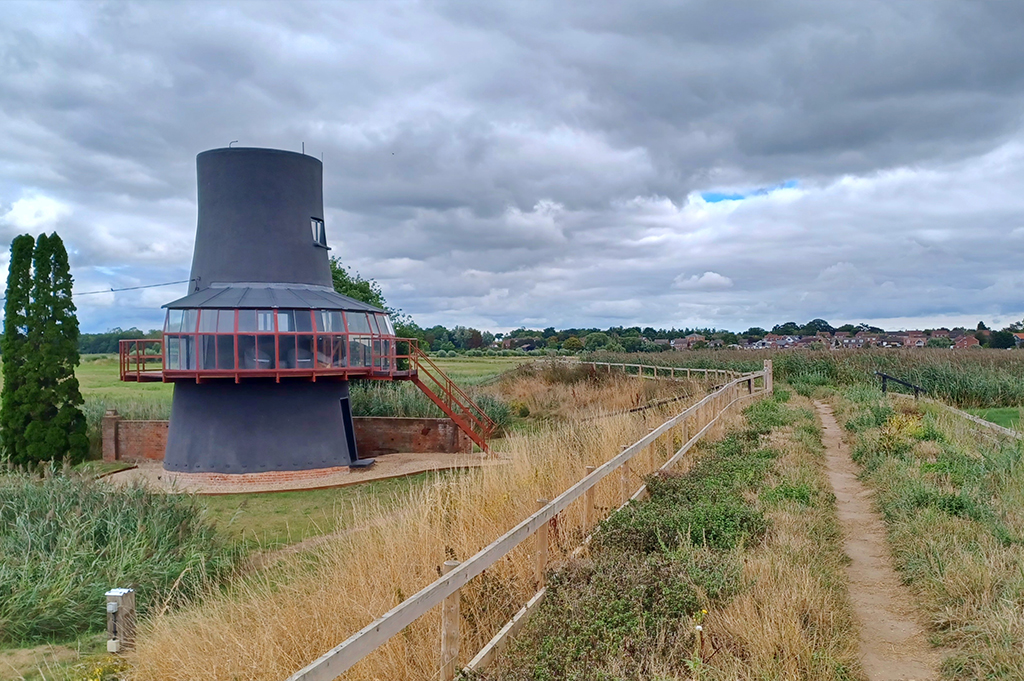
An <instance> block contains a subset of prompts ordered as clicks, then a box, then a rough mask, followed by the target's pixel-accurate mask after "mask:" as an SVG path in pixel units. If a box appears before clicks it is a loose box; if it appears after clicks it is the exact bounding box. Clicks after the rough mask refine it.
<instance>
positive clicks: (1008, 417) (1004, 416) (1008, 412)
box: [967, 407, 1024, 429]
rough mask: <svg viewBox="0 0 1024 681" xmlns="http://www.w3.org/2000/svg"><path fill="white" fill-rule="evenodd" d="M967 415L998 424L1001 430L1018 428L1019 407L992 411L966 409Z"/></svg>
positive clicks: (1020, 410) (999, 408) (1000, 408)
mask: <svg viewBox="0 0 1024 681" xmlns="http://www.w3.org/2000/svg"><path fill="white" fill-rule="evenodd" d="M967 411H968V412H969V413H971V414H974V415H975V416H980V417H981V418H983V419H985V420H986V421H991V422H992V423H995V424H998V425H1000V426H1002V427H1003V428H1018V429H1019V428H1020V420H1021V412H1022V411H1024V410H1022V409H1021V408H1020V407H997V408H994V409H968V410H967Z"/></svg>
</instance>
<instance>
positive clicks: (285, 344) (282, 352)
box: [277, 318, 295, 369]
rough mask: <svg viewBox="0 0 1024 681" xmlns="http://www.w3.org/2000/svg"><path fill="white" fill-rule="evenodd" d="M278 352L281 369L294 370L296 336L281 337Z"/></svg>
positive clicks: (278, 363) (278, 341)
mask: <svg viewBox="0 0 1024 681" xmlns="http://www.w3.org/2000/svg"><path fill="white" fill-rule="evenodd" d="M279 319H280V318H279ZM277 350H278V355H277V366H278V367H279V368H281V369H294V368H295V336H281V337H280V338H278V340H277Z"/></svg>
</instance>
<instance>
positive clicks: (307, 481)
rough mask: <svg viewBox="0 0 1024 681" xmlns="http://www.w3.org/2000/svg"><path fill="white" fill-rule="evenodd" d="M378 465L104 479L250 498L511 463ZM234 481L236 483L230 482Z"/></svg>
mask: <svg viewBox="0 0 1024 681" xmlns="http://www.w3.org/2000/svg"><path fill="white" fill-rule="evenodd" d="M376 461H377V462H376V463H375V464H374V465H373V466H370V467H369V468H355V469H349V468H346V467H339V468H336V469H328V470H327V471H324V472H323V473H322V474H318V475H315V476H296V478H294V479H281V480H267V481H264V480H260V479H259V477H258V476H259V475H260V474H258V473H257V474H255V476H253V477H254V478H256V479H252V480H246V479H245V478H246V477H247V476H244V475H238V476H231V475H220V476H211V477H212V478H213V479H210V480H203V479H201V478H197V477H195V476H188V475H177V474H175V473H169V472H168V471H165V470H164V467H163V464H161V463H159V462H155V461H151V462H145V463H140V464H139V465H137V466H136V467H134V468H129V469H127V470H124V471H120V472H118V473H114V474H112V475H107V476H106V477H105V478H104V479H105V480H106V481H107V482H109V483H111V484H113V485H119V486H120V485H125V486H127V485H137V484H141V485H144V486H146V487H149V488H150V489H152V490H155V491H158V492H170V493H193V494H251V493H254V492H297V491H302V490H311V489H326V488H330V487H347V486H348V485H358V484H362V483H364V482H370V481H373V480H386V479H388V478H401V477H405V476H408V475H417V474H419V473H432V472H439V471H449V470H461V469H466V468H484V467H488V466H503V465H505V464H507V463H508V459H504V458H501V456H500V455H492V456H487V455H485V454H480V453H474V454H439V453H430V454H420V453H408V452H396V453H394V454H382V455H381V456H378V457H376ZM232 478H234V479H235V480H237V482H233V481H231V479H232Z"/></svg>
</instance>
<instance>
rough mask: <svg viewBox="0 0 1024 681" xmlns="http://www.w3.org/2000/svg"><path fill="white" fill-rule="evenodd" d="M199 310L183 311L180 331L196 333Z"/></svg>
mask: <svg viewBox="0 0 1024 681" xmlns="http://www.w3.org/2000/svg"><path fill="white" fill-rule="evenodd" d="M198 312H199V310H183V313H184V315H183V317H182V321H181V330H182V331H185V332H187V333H195V332H196V322H198V321H199V319H198V318H199V315H198Z"/></svg>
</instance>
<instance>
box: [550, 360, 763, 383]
mask: <svg viewBox="0 0 1024 681" xmlns="http://www.w3.org/2000/svg"><path fill="white" fill-rule="evenodd" d="M556 361H557V360H556ZM573 363H574V364H585V365H588V366H592V367H594V369H595V370H600V369H599V368H606V369H607V370H608V373H611V372H612V371H613V370H614V369H621V370H622V372H623V373H626V374H629V375H630V376H639V377H641V378H670V379H677V378H684V377H685V378H692V377H693V375H695V374H704V377H705V378H708V379H709V378H712V377H714V378H718V379H729V380H732V379H734V378H739V377H741V376H745V375H746V374H744V373H743V372H741V371H732V370H730V369H692V368H688V367H662V366H655V365H653V364H622V363H616V362H585V361H576V362H573ZM632 370H635V373H633V372H632Z"/></svg>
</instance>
